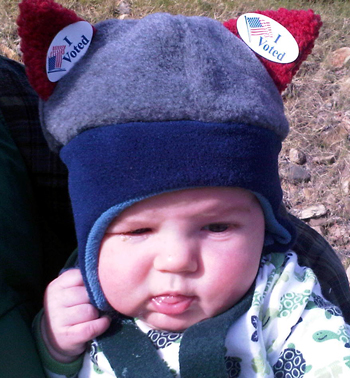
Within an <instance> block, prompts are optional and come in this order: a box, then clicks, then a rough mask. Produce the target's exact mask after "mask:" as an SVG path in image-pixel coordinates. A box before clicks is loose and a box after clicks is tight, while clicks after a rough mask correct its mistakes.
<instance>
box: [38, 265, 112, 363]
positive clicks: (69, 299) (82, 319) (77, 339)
mask: <svg viewBox="0 0 350 378" xmlns="http://www.w3.org/2000/svg"><path fill="white" fill-rule="evenodd" d="M109 324H110V319H109V318H108V317H106V316H102V317H99V313H98V310H97V309H96V308H95V307H94V306H92V304H91V303H90V301H89V296H88V293H87V290H86V288H85V286H84V283H83V278H82V275H81V273H80V270H79V269H71V270H68V271H66V272H64V273H63V274H61V275H60V276H59V277H58V278H56V279H55V280H54V281H52V282H51V283H50V284H49V285H48V287H47V289H46V292H45V299H44V316H43V318H42V322H41V332H42V337H43V340H44V342H45V344H46V347H47V348H48V350H49V352H50V354H51V355H52V357H53V358H54V359H56V360H57V361H59V362H63V363H69V362H72V361H74V360H75V359H76V358H77V357H78V356H79V355H80V354H82V353H83V352H84V351H85V349H86V343H87V342H88V341H89V340H91V339H93V338H95V337H97V336H99V335H101V334H102V333H103V332H105V331H106V330H107V328H108V327H109Z"/></svg>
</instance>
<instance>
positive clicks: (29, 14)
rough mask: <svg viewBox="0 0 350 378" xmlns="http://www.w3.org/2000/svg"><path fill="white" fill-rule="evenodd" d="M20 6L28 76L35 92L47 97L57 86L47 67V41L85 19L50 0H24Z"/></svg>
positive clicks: (19, 18)
mask: <svg viewBox="0 0 350 378" xmlns="http://www.w3.org/2000/svg"><path fill="white" fill-rule="evenodd" d="M19 8H20V14H19V16H18V19H17V24H18V34H19V36H20V37H21V51H22V53H23V61H24V64H25V66H26V71H27V76H28V79H29V82H30V84H31V85H32V87H33V88H34V89H35V91H36V92H37V93H38V95H39V96H40V97H41V98H42V99H43V100H47V99H48V98H49V97H50V95H51V94H52V92H53V90H54V88H55V85H56V83H55V82H52V81H50V80H49V79H48V75H47V70H46V58H47V53H48V50H49V47H50V44H51V42H52V41H53V39H54V38H55V36H56V35H57V34H58V33H59V32H60V31H61V30H62V29H63V28H65V27H66V26H68V25H70V24H73V23H76V22H78V21H84V20H83V19H82V18H80V17H78V16H77V15H76V14H75V12H73V11H72V10H69V9H67V8H64V7H63V6H61V5H60V4H57V3H55V2H54V1H53V0H23V1H22V3H20V4H19Z"/></svg>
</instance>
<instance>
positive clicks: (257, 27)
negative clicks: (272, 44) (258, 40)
mask: <svg viewBox="0 0 350 378" xmlns="http://www.w3.org/2000/svg"><path fill="white" fill-rule="evenodd" d="M245 20H246V24H247V29H248V34H249V37H250V36H253V35H260V36H263V37H265V38H272V37H273V35H272V30H271V25H270V22H269V21H265V20H262V19H261V18H260V17H245Z"/></svg>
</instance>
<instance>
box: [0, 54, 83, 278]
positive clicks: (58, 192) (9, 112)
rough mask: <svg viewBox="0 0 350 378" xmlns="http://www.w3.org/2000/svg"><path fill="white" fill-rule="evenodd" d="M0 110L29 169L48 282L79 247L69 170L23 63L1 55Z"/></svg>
mask: <svg viewBox="0 0 350 378" xmlns="http://www.w3.org/2000/svg"><path fill="white" fill-rule="evenodd" d="M0 110H1V112H2V114H3V116H4V118H5V121H6V124H7V127H8V128H9V130H10V133H11V136H12V138H13V140H14V141H15V143H16V145H17V147H18V149H19V151H20V153H21V155H22V157H23V159H24V162H25V164H26V166H27V168H28V173H29V177H30V180H31V183H32V186H33V192H34V195H35V199H36V205H37V210H38V217H39V222H40V228H41V234H42V240H43V245H44V246H45V249H46V252H47V253H46V255H45V256H44V258H45V260H44V262H43V264H44V267H45V272H46V276H47V277H46V281H50V280H51V279H53V278H54V277H56V276H57V274H58V271H59V269H60V268H61V267H62V266H63V264H64V262H65V261H66V259H67V258H68V256H69V255H70V253H71V252H72V250H73V249H74V248H75V247H76V239H75V231H74V223H73V216H72V211H71V206H70V199H69V195H68V189H67V169H66V167H65V165H64V164H63V163H62V162H61V160H60V159H59V157H58V155H56V154H54V153H53V152H51V151H50V150H49V148H48V146H47V143H46V140H45V138H44V136H43V133H42V130H41V127H40V122H39V116H38V97H37V95H36V93H35V92H34V90H33V89H32V88H31V86H30V85H29V84H28V81H27V78H26V75H25V70H24V67H23V65H21V64H19V63H17V62H15V61H12V60H9V59H7V58H4V57H2V56H0Z"/></svg>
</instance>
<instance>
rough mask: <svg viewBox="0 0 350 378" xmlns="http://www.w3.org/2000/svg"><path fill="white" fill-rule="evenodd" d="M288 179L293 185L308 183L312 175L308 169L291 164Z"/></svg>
mask: <svg viewBox="0 0 350 378" xmlns="http://www.w3.org/2000/svg"><path fill="white" fill-rule="evenodd" d="M287 179H288V181H291V182H293V183H299V182H308V181H310V179H311V174H310V172H309V171H308V170H307V169H305V168H302V167H299V166H298V165H295V164H291V165H290V167H289V171H288V176H287Z"/></svg>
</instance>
